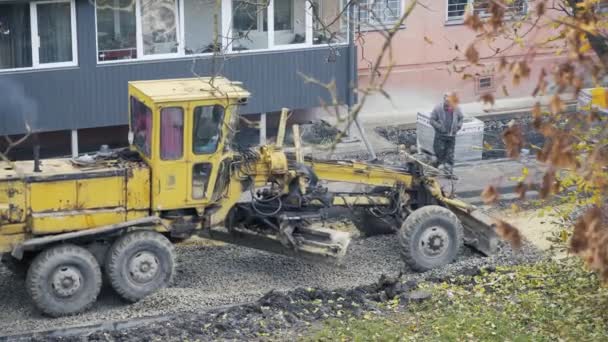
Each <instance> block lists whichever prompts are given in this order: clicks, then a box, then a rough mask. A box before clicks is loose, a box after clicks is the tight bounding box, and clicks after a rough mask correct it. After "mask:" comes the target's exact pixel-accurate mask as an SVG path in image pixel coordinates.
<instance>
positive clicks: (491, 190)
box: [481, 185, 500, 204]
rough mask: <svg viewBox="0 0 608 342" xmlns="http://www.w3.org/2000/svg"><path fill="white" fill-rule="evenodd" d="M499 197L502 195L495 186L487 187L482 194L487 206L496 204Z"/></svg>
mask: <svg viewBox="0 0 608 342" xmlns="http://www.w3.org/2000/svg"><path fill="white" fill-rule="evenodd" d="M499 197H500V194H499V193H498V190H496V187H495V186H493V185H488V186H486V188H485V189H483V191H482V192H481V199H482V200H483V202H484V203H485V204H492V203H496V201H498V198H499Z"/></svg>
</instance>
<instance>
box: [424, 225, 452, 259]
mask: <svg viewBox="0 0 608 342" xmlns="http://www.w3.org/2000/svg"><path fill="white" fill-rule="evenodd" d="M448 245H449V235H448V232H447V231H446V230H445V229H444V228H443V227H439V226H436V227H429V228H427V229H426V230H425V231H424V232H423V233H422V236H421V238H420V245H419V249H420V251H421V252H422V253H423V254H424V255H425V256H427V257H439V256H442V255H443V254H444V253H445V252H446V251H447V250H448Z"/></svg>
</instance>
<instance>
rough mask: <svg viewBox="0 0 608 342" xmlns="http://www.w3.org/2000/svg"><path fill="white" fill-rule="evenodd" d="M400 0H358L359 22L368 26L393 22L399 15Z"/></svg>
mask: <svg viewBox="0 0 608 342" xmlns="http://www.w3.org/2000/svg"><path fill="white" fill-rule="evenodd" d="M401 3H402V0H361V1H359V18H358V20H359V23H361V24H363V25H368V26H384V25H388V24H393V23H395V22H396V21H397V20H399V18H400V17H401Z"/></svg>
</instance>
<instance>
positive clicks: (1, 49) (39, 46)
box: [0, 0, 78, 71]
mask: <svg viewBox="0 0 608 342" xmlns="http://www.w3.org/2000/svg"><path fill="white" fill-rule="evenodd" d="M77 63H78V62H77V47H76V13H75V7H74V1H73V0H67V1H65V0H63V1H36V2H32V3H22V2H19V3H6V4H4V3H0V71H5V70H12V69H22V68H48V67H62V66H74V65H77Z"/></svg>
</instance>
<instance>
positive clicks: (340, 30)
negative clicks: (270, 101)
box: [95, 0, 348, 62]
mask: <svg viewBox="0 0 608 342" xmlns="http://www.w3.org/2000/svg"><path fill="white" fill-rule="evenodd" d="M343 1H344V0H312V1H310V0H219V1H218V0H96V10H95V12H96V27H97V54H98V61H99V62H111V61H120V60H139V59H150V58H167V57H169V58H171V57H179V56H186V55H196V54H205V53H212V52H215V51H220V49H222V50H221V51H222V52H232V51H243V50H249V51H254V50H264V49H275V48H276V49H281V48H289V47H305V46H311V45H313V44H323V43H337V42H344V41H346V38H345V37H346V32H347V30H346V27H347V25H348V20H347V13H348V11H342V7H341V3H342V2H343ZM313 4H318V7H316V8H315V5H313ZM313 11H320V14H321V16H324V15H328V16H329V15H335V16H334V17H333V18H331V19H327V20H326V18H321V17H318V18H317V17H313V13H312V12H313ZM322 21H324V22H326V25H318V24H319V23H320V22H322ZM318 26H323V27H325V29H322V30H318V29H317V28H318Z"/></svg>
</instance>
